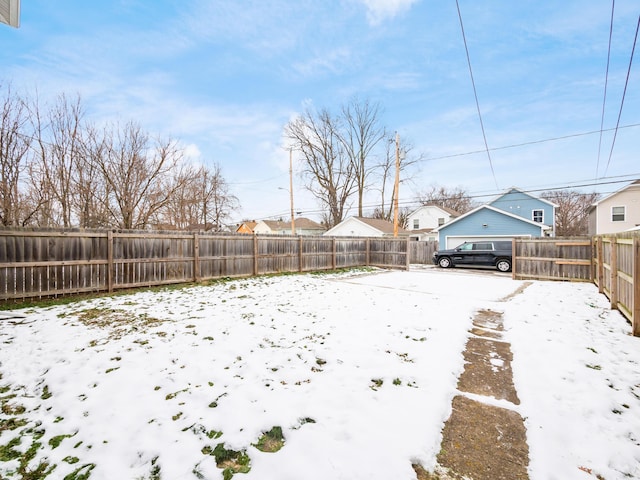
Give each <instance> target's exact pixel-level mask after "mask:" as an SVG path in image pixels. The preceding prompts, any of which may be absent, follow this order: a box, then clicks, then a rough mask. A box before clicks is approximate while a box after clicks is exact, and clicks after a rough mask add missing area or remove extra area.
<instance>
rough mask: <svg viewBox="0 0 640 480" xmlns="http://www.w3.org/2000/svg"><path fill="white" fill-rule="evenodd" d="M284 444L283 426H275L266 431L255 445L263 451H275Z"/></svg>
mask: <svg viewBox="0 0 640 480" xmlns="http://www.w3.org/2000/svg"><path fill="white" fill-rule="evenodd" d="M283 446H284V435H282V428H281V427H273V428H272V429H271V430H269V431H268V432H264V433H263V434H262V436H261V437H260V438H259V439H258V443H256V444H255V445H254V447H256V448H257V449H258V450H260V451H261V452H269V453H274V452H277V451H278V450H280V449H281V448H282V447H283Z"/></svg>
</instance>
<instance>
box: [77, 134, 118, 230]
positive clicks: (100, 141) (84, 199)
mask: <svg viewBox="0 0 640 480" xmlns="http://www.w3.org/2000/svg"><path fill="white" fill-rule="evenodd" d="M105 152H106V146H105V142H104V137H103V136H102V132H101V131H99V130H98V129H97V128H95V127H93V126H88V127H87V128H86V137H85V141H84V142H83V144H82V157H83V161H81V162H78V164H77V165H76V174H75V175H74V177H73V190H74V192H75V195H74V197H73V203H72V206H73V209H74V212H75V215H76V217H77V219H78V225H79V226H80V227H82V228H105V227H110V226H112V218H111V216H110V213H109V209H108V208H107V205H109V197H110V191H109V188H108V183H107V182H106V181H105V178H104V176H103V174H102V170H101V169H100V164H101V162H102V161H103V160H102V158H103V156H104V155H105Z"/></svg>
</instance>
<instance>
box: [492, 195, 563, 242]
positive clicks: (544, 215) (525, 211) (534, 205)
mask: <svg viewBox="0 0 640 480" xmlns="http://www.w3.org/2000/svg"><path fill="white" fill-rule="evenodd" d="M488 205H490V206H492V207H495V208H498V209H500V210H503V211H505V212H507V213H511V214H513V215H517V216H519V217H522V218H525V219H527V220H531V221H532V222H535V223H540V224H542V225H546V226H547V227H549V228H548V229H546V235H548V236H555V232H556V207H557V205H556V204H555V203H553V202H550V201H549V200H545V199H544V198H539V197H536V196H535V195H531V194H530V193H526V192H523V191H522V190H520V189H518V188H515V187H511V188H510V189H508V190H507V191H506V192H505V193H503V194H501V195H499V196H497V197H496V198H494V199H493V200H491V201H490V202H489V203H488Z"/></svg>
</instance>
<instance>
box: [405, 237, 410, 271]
mask: <svg viewBox="0 0 640 480" xmlns="http://www.w3.org/2000/svg"><path fill="white" fill-rule="evenodd" d="M410 249H411V244H410V243H409V237H407V255H406V257H407V270H409V269H410V268H411V251H410Z"/></svg>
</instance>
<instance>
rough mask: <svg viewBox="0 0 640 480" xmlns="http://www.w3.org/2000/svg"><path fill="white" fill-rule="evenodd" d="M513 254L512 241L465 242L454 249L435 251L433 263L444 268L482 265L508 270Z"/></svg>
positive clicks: (503, 270)
mask: <svg viewBox="0 0 640 480" xmlns="http://www.w3.org/2000/svg"><path fill="white" fill-rule="evenodd" d="M511 255H512V252H511V241H491V240H489V241H479V242H464V243H463V244H462V245H458V246H457V247H456V248H454V249H451V250H438V251H437V252H434V253H433V264H434V265H438V266H440V267H442V268H449V267H455V266H456V265H469V266H474V265H481V266H490V267H496V268H497V269H498V270H500V271H501V272H508V271H509V270H511Z"/></svg>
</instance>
